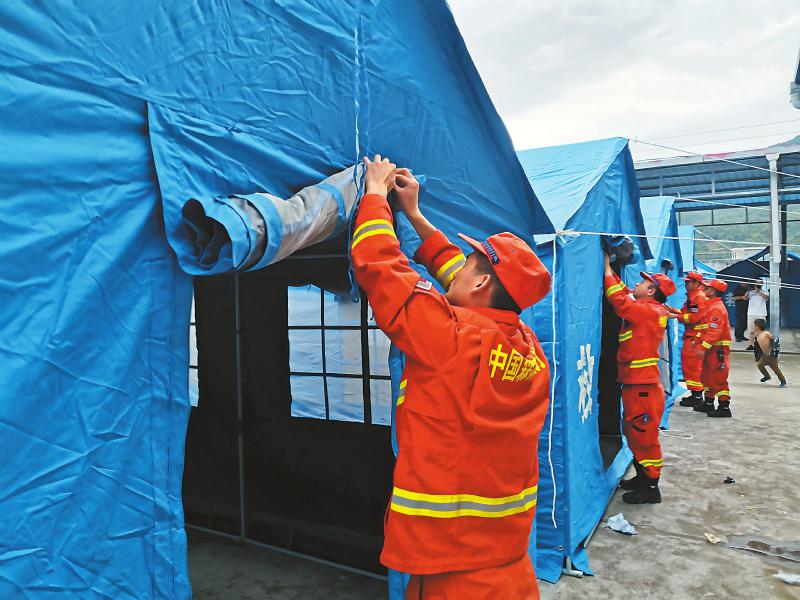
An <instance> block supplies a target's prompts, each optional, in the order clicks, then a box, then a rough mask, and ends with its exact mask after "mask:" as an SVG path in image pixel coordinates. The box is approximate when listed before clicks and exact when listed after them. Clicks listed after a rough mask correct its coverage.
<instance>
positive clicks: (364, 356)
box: [288, 285, 391, 425]
mask: <svg viewBox="0 0 800 600" xmlns="http://www.w3.org/2000/svg"><path fill="white" fill-rule="evenodd" d="M288 302H289V306H288V317H289V319H288V332H289V377H290V386H291V394H292V403H291V415H292V416H293V417H306V418H314V419H325V420H330V421H354V422H359V423H371V424H375V425H388V424H389V420H390V412H391V391H390V380H389V371H388V356H389V340H388V338H387V337H386V336H385V335H384V334H383V332H382V331H381V330H380V329H378V328H377V326H376V325H375V323H374V319H371V318H369V315H368V307H367V303H366V301H362V302H360V303H355V302H352V301H351V300H350V298H349V296H348V295H347V294H345V293H334V292H330V291H327V290H324V289H322V288H319V287H316V286H313V285H307V286H302V287H292V286H290V287H289V288H288Z"/></svg>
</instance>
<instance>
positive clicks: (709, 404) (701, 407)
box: [694, 400, 714, 413]
mask: <svg viewBox="0 0 800 600" xmlns="http://www.w3.org/2000/svg"><path fill="white" fill-rule="evenodd" d="M694 409H695V410H696V411H697V412H704V413H708V412H711V411H712V410H714V401H713V400H706V401H705V402H703V403H702V404H698V405H697V406H695V407H694Z"/></svg>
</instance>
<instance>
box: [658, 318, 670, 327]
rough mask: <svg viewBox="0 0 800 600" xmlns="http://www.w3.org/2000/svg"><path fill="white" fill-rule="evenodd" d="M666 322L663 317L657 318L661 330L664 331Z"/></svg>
mask: <svg viewBox="0 0 800 600" xmlns="http://www.w3.org/2000/svg"><path fill="white" fill-rule="evenodd" d="M667 320H668V317H663V316H662V317H658V324H659V326H661V328H662V329H666V327H667Z"/></svg>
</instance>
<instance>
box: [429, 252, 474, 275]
mask: <svg viewBox="0 0 800 600" xmlns="http://www.w3.org/2000/svg"><path fill="white" fill-rule="evenodd" d="M466 260H467V259H466V257H465V256H464V255H463V254H461V253H460V252H459V253H458V254H456V255H455V256H454V257H453V258H451V259H450V260H448V261H447V262H446V263H444V264H443V265H442V266H441V268H440V269H439V270H438V271H436V275H435V277H436V279H441V278H442V277H443V276H444V275H445V273H447V270H448V269H449V268H450V267H452V266H453V265H455V264H457V263H459V262H461V261H464V262H466ZM462 266H463V265H462ZM453 274H455V273H453Z"/></svg>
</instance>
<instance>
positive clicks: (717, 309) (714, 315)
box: [697, 296, 731, 350]
mask: <svg viewBox="0 0 800 600" xmlns="http://www.w3.org/2000/svg"><path fill="white" fill-rule="evenodd" d="M702 321H703V324H704V325H706V326H707V327H705V328H704V329H702V330H700V331H698V332H697V336H698V339H699V340H700V343H701V344H702V346H703V348H705V349H706V350H708V349H709V348H711V347H712V346H723V347H728V346H730V345H731V327H730V323H729V322H728V309H727V308H725V304H724V303H723V302H722V298H719V297H716V296H715V297H714V298H709V299H708V302H706V304H705V307H704V309H703V316H702Z"/></svg>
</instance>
